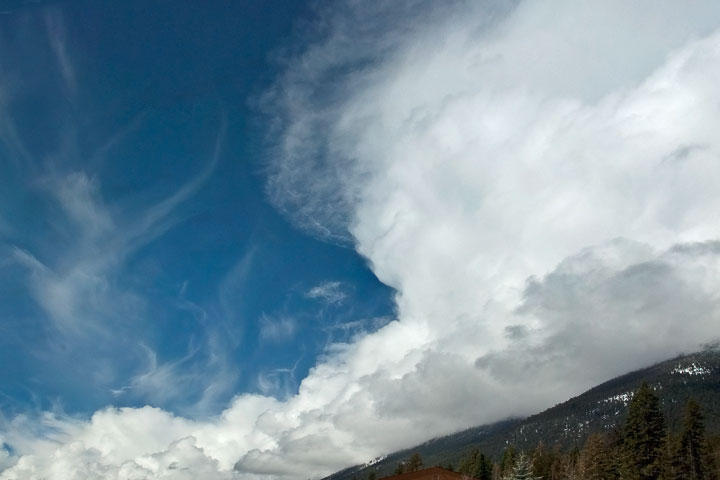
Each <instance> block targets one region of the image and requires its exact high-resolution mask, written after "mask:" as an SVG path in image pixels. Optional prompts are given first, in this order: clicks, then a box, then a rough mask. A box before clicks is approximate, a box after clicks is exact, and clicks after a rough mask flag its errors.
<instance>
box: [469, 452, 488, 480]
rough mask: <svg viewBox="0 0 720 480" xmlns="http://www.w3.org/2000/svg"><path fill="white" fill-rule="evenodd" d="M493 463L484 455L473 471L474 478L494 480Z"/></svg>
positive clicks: (481, 455)
mask: <svg viewBox="0 0 720 480" xmlns="http://www.w3.org/2000/svg"><path fill="white" fill-rule="evenodd" d="M492 475H493V463H492V462H491V461H490V459H489V458H487V457H486V456H485V455H483V454H482V453H481V454H480V457H479V458H478V461H477V464H476V468H475V470H474V471H473V477H475V478H477V479H478V480H492Z"/></svg>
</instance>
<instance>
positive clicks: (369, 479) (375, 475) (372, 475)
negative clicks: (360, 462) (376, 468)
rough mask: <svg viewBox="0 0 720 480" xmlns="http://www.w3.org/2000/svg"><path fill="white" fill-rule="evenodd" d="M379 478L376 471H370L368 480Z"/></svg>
mask: <svg viewBox="0 0 720 480" xmlns="http://www.w3.org/2000/svg"><path fill="white" fill-rule="evenodd" d="M376 479H377V473H376V472H370V473H368V480H376Z"/></svg>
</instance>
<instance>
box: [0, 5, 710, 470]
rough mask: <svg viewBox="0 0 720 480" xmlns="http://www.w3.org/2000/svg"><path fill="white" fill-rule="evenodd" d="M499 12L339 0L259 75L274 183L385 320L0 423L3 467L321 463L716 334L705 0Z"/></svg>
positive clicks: (412, 439) (477, 417)
mask: <svg viewBox="0 0 720 480" xmlns="http://www.w3.org/2000/svg"><path fill="white" fill-rule="evenodd" d="M423 7H427V8H423ZM491 7H492V6H491V5H489V4H487V3H484V4H483V6H481V7H480V6H477V4H475V3H471V2H456V3H452V4H449V3H448V4H447V5H446V4H443V6H442V8H439V7H438V8H437V9H434V8H432V7H431V6H428V5H427V4H423V3H422V2H420V4H418V3H417V2H407V3H404V2H388V3H386V4H383V3H377V4H373V5H371V6H368V4H367V3H366V2H350V3H348V4H346V5H344V6H343V7H336V8H337V10H336V12H337V13H326V14H325V15H324V17H323V20H324V21H323V25H325V26H326V28H327V30H326V31H325V32H324V35H319V38H320V39H321V40H319V41H318V43H316V44H313V45H311V46H310V47H309V48H308V49H307V50H306V51H305V52H304V54H303V55H301V56H300V57H298V59H296V60H295V62H294V63H291V64H290V67H289V70H288V73H287V74H286V75H285V76H284V77H283V79H281V80H280V81H279V83H278V84H277V85H276V87H275V90H274V94H273V95H271V105H273V106H274V107H275V108H276V109H277V111H280V115H281V118H279V119H278V121H279V124H280V130H279V134H280V137H279V138H280V139H281V141H280V143H279V145H278V149H277V151H276V154H277V157H276V158H275V163H274V165H273V166H272V168H271V169H270V170H271V172H272V175H273V176H272V178H271V181H270V184H269V191H270V193H271V195H272V196H273V198H274V200H275V201H276V202H277V204H278V205H279V207H280V208H281V209H283V210H284V211H286V212H288V213H290V214H293V215H294V221H295V222H296V223H298V224H302V225H305V227H306V228H308V229H309V230H311V231H314V232H315V233H316V234H318V235H320V236H323V237H324V238H328V239H331V240H338V241H347V240H348V239H349V238H352V240H353V241H354V244H355V246H356V248H357V250H358V252H359V253H360V254H362V255H363V256H365V257H366V258H367V259H368V261H369V263H370V265H371V267H372V269H373V271H374V272H375V274H376V275H377V276H378V278H380V279H381V280H382V281H384V282H386V283H387V284H389V285H391V286H392V287H394V288H396V289H397V291H398V295H397V308H398V318H397V320H396V321H392V322H390V323H388V324H387V325H385V326H383V327H382V328H380V329H379V330H378V331H377V332H375V333H373V334H369V335H366V336H363V337H360V338H357V339H356V340H355V341H353V342H352V343H349V344H339V345H333V346H331V347H330V348H329V349H328V352H327V354H326V357H325V358H324V359H323V360H322V361H320V362H319V363H318V364H317V365H316V366H315V367H314V368H313V369H312V370H311V372H310V373H309V375H308V376H307V377H306V378H305V379H303V380H302V382H301V384H300V386H299V393H298V394H297V395H295V396H292V397H290V398H288V399H287V400H285V401H282V402H281V401H277V400H274V399H272V398H270V397H264V396H250V395H241V396H239V397H238V398H236V399H235V401H234V402H233V404H232V405H231V406H229V407H228V409H227V410H226V411H224V412H223V413H222V414H221V415H220V416H218V417H217V418H213V419H210V420H207V421H203V422H201V421H190V420H186V419H182V418H179V417H174V416H172V415H170V414H168V413H166V412H162V411H160V410H157V409H149V408H146V409H137V410H132V409H124V410H114V409H107V410H103V411H101V412H98V413H96V414H95V416H94V417H93V418H92V419H91V420H90V421H88V422H82V421H77V420H72V419H60V420H57V421H54V422H53V423H52V432H54V433H53V434H52V435H51V438H50V440H44V438H45V436H43V435H37V434H34V435H33V434H26V435H25V436H23V434H22V432H24V431H25V430H24V429H23V428H21V427H22V426H21V425H20V424H19V423H18V424H15V425H10V426H9V427H8V428H6V429H5V430H6V431H7V432H9V433H7V434H5V436H4V438H5V441H6V442H7V443H9V444H11V445H13V446H15V445H18V446H17V447H16V451H17V452H18V453H20V454H26V455H27V456H25V457H23V458H21V459H20V461H19V463H18V465H16V466H15V467H13V468H11V469H9V470H7V471H6V472H4V473H3V474H2V475H0V479H3V480H5V479H10V478H33V476H34V477H42V476H51V477H52V476H55V477H57V476H59V475H60V472H59V470H53V468H58V469H60V468H64V469H65V470H64V471H63V474H65V473H64V472H69V471H73V469H77V471H83V472H85V471H88V472H89V471H91V470H89V469H93V468H94V469H99V470H97V471H98V472H100V473H97V474H96V473H93V474H94V475H99V476H105V478H128V476H129V472H130V471H132V472H137V475H138V476H139V478H165V477H163V476H162V475H168V474H170V471H171V469H170V467H169V466H170V465H171V464H172V462H175V461H177V462H178V463H177V465H182V466H183V468H185V467H187V468H194V469H197V471H198V472H207V471H208V469H209V470H212V469H213V468H216V467H217V468H216V470H217V471H218V472H219V473H218V475H220V478H227V477H231V475H232V474H231V472H230V471H229V470H230V469H231V468H232V466H233V464H234V462H235V461H236V460H238V462H237V469H238V472H239V473H238V474H237V476H239V477H243V478H246V477H247V478H260V477H266V476H271V477H280V478H291V479H295V478H297V479H299V478H308V477H311V476H319V475H324V474H327V473H330V472H332V471H334V470H336V469H338V468H340V467H343V466H345V465H348V464H351V463H354V462H362V461H367V460H369V459H371V458H373V457H375V456H377V455H378V454H381V453H384V452H387V451H390V450H394V449H397V448H400V447H404V446H409V445H412V444H414V443H417V442H419V441H421V440H423V439H425V438H426V437H427V436H431V435H437V434H441V433H446V432H449V431H452V430H455V429H458V428H462V427H466V426H468V425H472V424H479V423H483V422H487V421H492V420H497V419H499V418H502V417H504V416H506V415H510V414H522V413H530V412H532V411H534V410H537V409H540V408H543V407H546V406H549V405H552V404H553V403H554V402H557V401H560V400H563V399H565V398H567V397H568V396H570V395H572V394H576V393H578V392H580V391H581V390H583V389H585V388H587V387H589V386H592V385H594V384H595V383H597V382H599V381H602V380H604V379H607V378H609V377H611V376H613V375H616V374H619V373H623V372H624V371H626V370H629V369H632V368H635V367H639V366H643V365H647V364H648V363H651V362H653V361H656V360H660V359H663V358H666V357H668V356H672V355H673V354H676V353H679V352H681V351H687V350H693V349H696V348H698V347H699V345H700V344H701V343H705V342H707V341H708V340H709V339H712V338H717V337H718V335H720V327H718V325H720V321H718V320H719V318H718V317H719V314H720V312H718V310H717V305H720V303H719V302H718V300H720V298H718V297H719V296H720V294H719V293H718V292H720V248H718V244H717V241H718V240H719V239H720V231H719V230H720V224H719V223H718V222H717V221H716V212H718V211H720V189H718V188H717V180H716V179H717V178H720V140H719V139H718V136H717V135H716V132H717V130H718V128H719V127H720V114H719V113H718V111H717V108H716V105H718V103H720V91H719V90H718V89H717V88H716V87H715V83H716V79H717V78H718V77H719V76H720V30H718V31H717V32H716V30H717V29H719V28H720V4H717V2H714V1H706V2H695V3H693V4H683V5H682V6H679V5H678V4H677V3H676V2H671V1H652V2H646V1H636V2H625V1H619V0H618V1H610V2H608V1H606V0H603V1H600V0H598V1H594V2H582V3H579V2H572V1H569V0H568V1H565V0H557V1H554V2H538V1H531V0H529V1H525V2H521V3H520V4H519V5H518V6H517V7H515V8H514V9H513V10H512V11H509V12H502V11H499V10H493V9H492V8H491ZM480 8H482V10H479V9H480ZM348 62H349V63H348ZM358 62H359V63H361V66H360V67H358V65H356V64H355V63H358ZM343 72H349V73H347V74H345V73H343ZM272 102H274V103H272ZM265 380H267V378H266V379H265ZM268 385H269V387H268V388H270V389H272V388H273V385H272V384H268ZM448 391H450V392H452V394H451V395H448V394H447V393H446V392H448ZM448 412H452V413H453V415H451V416H449V415H448V414H447V413H448ZM57 432H60V433H61V435H60V434H58V433H57ZM418 432H422V433H418ZM191 437H192V438H191ZM136 439H139V440H138V441H135V440H136ZM193 439H194V440H193ZM171 459H172V460H171ZM214 462H217V463H214ZM123 468H125V470H122V469H123ZM80 469H85V470H80ZM172 470H173V472H174V470H175V469H172ZM121 471H122V472H124V473H122V474H121V473H116V472H121ZM107 472H110V473H107ZM89 475H90V474H88V476H89ZM112 475H115V477H113V476H112ZM122 475H125V477H122ZM143 475H144V476H145V477H143ZM222 475H225V476H226V477H222ZM90 478H92V477H90ZM170 478H171V477H170Z"/></svg>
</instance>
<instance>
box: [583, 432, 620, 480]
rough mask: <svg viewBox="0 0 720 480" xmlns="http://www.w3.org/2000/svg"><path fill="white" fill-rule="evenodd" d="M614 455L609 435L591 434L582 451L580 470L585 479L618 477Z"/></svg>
mask: <svg viewBox="0 0 720 480" xmlns="http://www.w3.org/2000/svg"><path fill="white" fill-rule="evenodd" d="M613 459H614V455H613V451H612V448H611V446H610V439H609V438H608V437H607V435H602V434H595V435H590V436H589V437H588V439H587V441H586V442H585V446H584V447H583V449H582V452H580V460H579V470H580V474H581V475H582V478H583V479H584V480H612V479H616V478H618V472H617V471H616V469H615V465H614V461H613Z"/></svg>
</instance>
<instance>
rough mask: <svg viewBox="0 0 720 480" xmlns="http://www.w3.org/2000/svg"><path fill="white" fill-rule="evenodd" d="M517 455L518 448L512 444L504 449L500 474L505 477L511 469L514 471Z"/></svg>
mask: <svg viewBox="0 0 720 480" xmlns="http://www.w3.org/2000/svg"><path fill="white" fill-rule="evenodd" d="M516 457H517V450H516V449H515V447H513V446H512V445H510V446H509V447H507V448H506V449H505V450H504V451H503V456H502V460H500V476H501V477H504V476H505V475H507V474H508V473H509V472H510V471H512V469H513V466H514V465H515V458H516Z"/></svg>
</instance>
